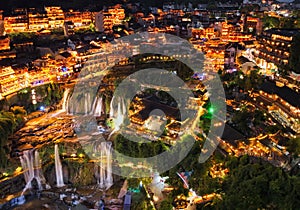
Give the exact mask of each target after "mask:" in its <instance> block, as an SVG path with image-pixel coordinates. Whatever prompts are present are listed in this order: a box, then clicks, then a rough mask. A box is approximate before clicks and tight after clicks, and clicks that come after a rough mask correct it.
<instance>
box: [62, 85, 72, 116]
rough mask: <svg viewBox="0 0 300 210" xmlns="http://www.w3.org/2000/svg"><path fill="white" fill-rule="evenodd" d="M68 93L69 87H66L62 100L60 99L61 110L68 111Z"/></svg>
mask: <svg viewBox="0 0 300 210" xmlns="http://www.w3.org/2000/svg"><path fill="white" fill-rule="evenodd" d="M69 94H70V88H66V90H65V92H64V95H63V100H62V108H61V109H62V111H64V112H68V105H69V100H68V96H69Z"/></svg>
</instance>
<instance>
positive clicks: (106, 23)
mask: <svg viewBox="0 0 300 210" xmlns="http://www.w3.org/2000/svg"><path fill="white" fill-rule="evenodd" d="M124 18H125V13H124V9H122V8H120V6H119V5H116V6H114V7H111V8H109V9H108V10H102V11H100V12H98V13H96V15H95V27H96V31H100V32H103V31H111V30H112V27H113V26H114V25H120V24H122V21H123V19H124Z"/></svg>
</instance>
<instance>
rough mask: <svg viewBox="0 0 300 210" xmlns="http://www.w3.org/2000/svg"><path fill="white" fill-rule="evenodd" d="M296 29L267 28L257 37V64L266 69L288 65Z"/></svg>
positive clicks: (273, 69) (297, 31)
mask: <svg viewBox="0 0 300 210" xmlns="http://www.w3.org/2000/svg"><path fill="white" fill-rule="evenodd" d="M297 33H299V30H298V29H269V30H266V31H264V32H263V33H262V34H261V35H260V36H258V37H257V40H258V42H259V45H258V48H257V50H256V53H255V56H256V63H257V65H258V66H259V67H260V68H262V69H264V70H266V73H269V72H268V71H271V72H273V71H275V70H277V67H278V66H286V65H288V60H289V56H290V52H289V51H290V47H291V43H292V41H293V36H294V35H296V34H297Z"/></svg>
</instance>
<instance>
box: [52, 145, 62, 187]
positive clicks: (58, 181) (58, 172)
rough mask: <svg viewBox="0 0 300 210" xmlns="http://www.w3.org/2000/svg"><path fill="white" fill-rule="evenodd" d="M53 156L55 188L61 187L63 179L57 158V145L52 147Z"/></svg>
mask: <svg viewBox="0 0 300 210" xmlns="http://www.w3.org/2000/svg"><path fill="white" fill-rule="evenodd" d="M54 155H55V173H56V186H57V187H63V186H64V185H65V184H64V179H63V172H62V165H61V161H60V157H59V151H58V145H57V144H55V146H54Z"/></svg>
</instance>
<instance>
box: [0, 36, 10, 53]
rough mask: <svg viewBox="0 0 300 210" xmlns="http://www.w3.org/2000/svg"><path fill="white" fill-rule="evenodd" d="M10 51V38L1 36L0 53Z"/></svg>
mask: <svg viewBox="0 0 300 210" xmlns="http://www.w3.org/2000/svg"><path fill="white" fill-rule="evenodd" d="M6 50H10V39H9V37H8V36H0V51H6Z"/></svg>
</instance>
